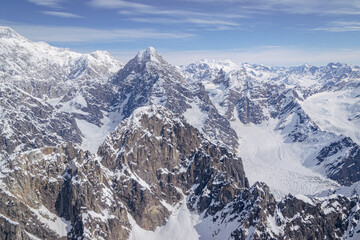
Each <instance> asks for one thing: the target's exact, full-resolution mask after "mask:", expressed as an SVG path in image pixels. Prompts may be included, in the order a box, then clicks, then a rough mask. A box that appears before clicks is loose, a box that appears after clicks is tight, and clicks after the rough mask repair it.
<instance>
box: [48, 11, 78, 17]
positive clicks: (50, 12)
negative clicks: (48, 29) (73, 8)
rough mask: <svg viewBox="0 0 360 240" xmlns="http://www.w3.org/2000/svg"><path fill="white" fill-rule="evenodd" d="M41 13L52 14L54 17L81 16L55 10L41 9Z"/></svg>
mask: <svg viewBox="0 0 360 240" xmlns="http://www.w3.org/2000/svg"><path fill="white" fill-rule="evenodd" d="M42 13H43V14H46V15H50V16H54V17H63V18H82V16H80V15H77V14H74V13H68V12H56V11H42Z"/></svg>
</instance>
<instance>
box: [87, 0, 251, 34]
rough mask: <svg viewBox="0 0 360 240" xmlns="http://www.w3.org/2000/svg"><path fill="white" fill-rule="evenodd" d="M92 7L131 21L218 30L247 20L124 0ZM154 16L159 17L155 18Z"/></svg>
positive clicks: (102, 0) (104, 0)
mask: <svg viewBox="0 0 360 240" xmlns="http://www.w3.org/2000/svg"><path fill="white" fill-rule="evenodd" d="M90 5H92V6H94V7H102V8H109V9H121V10H119V11H118V13H119V14H121V15H128V16H131V15H132V16H133V17H129V18H127V20H129V21H134V22H144V23H159V24H174V23H176V24H195V25H197V26H210V25H212V26H214V27H215V28H217V29H220V28H221V29H231V26H233V27H235V26H239V25H240V24H239V23H236V22H235V21H232V19H238V18H247V16H245V15H241V14H229V13H221V14H219V13H206V12H196V11H187V10H181V9H180V10H179V9H177V10H172V9H161V8H158V7H154V6H150V5H146V4H140V3H130V2H127V1H123V0H91V1H90ZM154 15H158V16H159V17H156V18H154Z"/></svg>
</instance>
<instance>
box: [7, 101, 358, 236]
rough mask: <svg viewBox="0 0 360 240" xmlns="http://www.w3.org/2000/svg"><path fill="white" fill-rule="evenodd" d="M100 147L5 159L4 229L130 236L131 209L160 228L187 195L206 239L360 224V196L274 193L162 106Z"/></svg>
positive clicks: (143, 111)
mask: <svg viewBox="0 0 360 240" xmlns="http://www.w3.org/2000/svg"><path fill="white" fill-rule="evenodd" d="M98 154H99V157H96V156H94V155H91V154H90V153H89V152H83V151H81V150H79V149H77V148H76V147H73V146H72V145H71V144H70V143H69V144H66V145H59V146H57V147H55V148H54V147H47V148H42V149H39V150H36V151H31V152H28V153H24V154H17V155H14V156H12V157H11V158H9V159H7V160H3V162H2V164H1V186H2V188H1V192H0V194H1V201H0V204H2V205H3V206H2V207H1V208H0V209H1V210H0V214H1V215H0V220H1V221H2V222H3V224H2V228H0V230H1V235H4V236H8V239H19V238H20V239H27V238H31V236H36V237H38V238H53V239H66V238H69V239H77V238H78V237H81V238H82V239H102V238H104V239H127V238H128V237H129V234H130V231H131V228H132V225H130V224H129V218H133V219H134V220H135V221H136V223H137V224H138V225H139V226H140V227H142V228H143V229H146V230H151V231H154V230H155V229H156V228H157V227H161V226H164V225H166V223H167V221H168V218H169V216H170V214H172V212H171V211H172V210H171V209H169V206H172V207H174V206H176V205H178V204H179V203H180V202H181V201H183V200H184V198H185V199H186V203H187V207H188V208H189V209H190V210H191V211H193V212H194V213H196V214H198V215H200V216H201V218H202V221H201V222H200V223H199V224H198V225H199V229H204V228H205V229H207V231H205V232H203V231H201V230H199V231H200V234H201V236H202V237H204V238H205V239H209V238H213V239H223V238H224V237H226V238H231V239H245V238H246V237H250V238H251V239H294V238H295V239H309V238H310V239H311V238H321V239H323V238H326V237H330V238H334V239H336V238H337V236H343V235H345V234H351V233H352V234H354V233H353V232H354V230H351V229H356V228H357V223H356V222H354V221H352V220H351V221H352V222H351V224H352V225H351V226H352V227H350V222H349V221H350V219H355V218H356V216H358V215H359V214H360V213H359V210H358V208H354V207H355V206H357V205H358V204H359V199H358V198H352V199H349V198H346V197H344V196H340V195H335V197H323V198H315V199H309V198H307V197H302V198H304V200H302V199H301V198H295V197H292V196H288V197H287V198H285V199H284V200H282V201H280V202H277V201H276V200H275V199H274V197H273V196H272V194H271V193H270V190H269V188H268V187H267V186H266V185H265V184H263V183H257V184H255V185H254V186H252V187H251V188H250V187H249V184H248V182H247V179H246V177H245V173H244V171H243V166H242V162H241V159H239V158H237V157H236V156H235V155H233V154H232V153H229V152H228V150H227V149H226V148H221V147H216V146H215V145H213V144H212V143H211V142H209V141H207V140H205V139H204V138H203V136H202V135H201V134H200V133H199V131H198V130H196V129H195V128H194V127H192V126H190V125H189V124H187V123H186V122H185V121H184V119H182V117H179V116H176V115H173V114H172V113H170V112H169V111H167V110H166V109H165V108H162V107H156V106H152V107H144V108H140V109H138V110H136V111H135V112H134V113H133V114H132V115H131V117H130V118H129V119H127V120H126V121H125V122H124V123H123V124H122V125H121V126H120V127H119V128H118V129H117V130H116V131H115V132H114V133H113V134H111V136H109V137H108V138H107V140H106V141H105V142H104V144H102V145H101V147H100V148H99V152H98ZM344 219H348V220H346V221H343V220H344ZM202 224H203V225H202ZM227 225H228V226H229V227H227V228H224V226H227ZM299 236H300V237H299Z"/></svg>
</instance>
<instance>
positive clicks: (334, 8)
mask: <svg viewBox="0 0 360 240" xmlns="http://www.w3.org/2000/svg"><path fill="white" fill-rule="evenodd" d="M187 1H188V2H193V3H196V4H203V5H208V4H212V5H218V6H219V8H223V7H224V6H225V7H227V8H229V7H231V9H233V10H234V9H237V10H238V11H239V12H240V13H243V14H245V15H246V14H250V15H252V14H256V13H257V14H259V13H262V14H269V13H270V14H272V13H273V12H279V11H280V12H285V13H287V14H316V15H359V14H360V4H359V1H354V0H301V1H299V0H257V1H250V0H241V1H234V0H224V1H221V2H219V1H217V0H187Z"/></svg>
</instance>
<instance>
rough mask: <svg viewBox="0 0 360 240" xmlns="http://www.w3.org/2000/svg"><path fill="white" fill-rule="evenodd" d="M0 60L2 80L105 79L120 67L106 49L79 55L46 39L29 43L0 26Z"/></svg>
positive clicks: (10, 30)
mask: <svg viewBox="0 0 360 240" xmlns="http://www.w3.org/2000/svg"><path fill="white" fill-rule="evenodd" d="M15 53H16V54H15ZM0 59H1V61H2V63H3V64H2V66H1V69H0V80H2V81H3V80H7V81H9V80H12V81H15V80H25V79H26V80H29V81H30V80H33V79H36V80H37V81H40V80H43V81H49V80H50V79H56V80H57V81H59V80H62V81H66V80H69V79H86V78H89V77H93V78H95V77H96V78H98V79H99V80H103V81H104V80H107V78H108V77H109V76H110V75H112V74H114V73H116V72H117V71H118V70H119V69H120V68H121V67H122V64H121V63H120V62H118V61H117V60H115V59H114V58H113V57H112V56H111V55H110V54H109V53H108V52H106V51H96V52H93V53H90V54H80V53H76V52H72V51H70V50H69V49H63V48H56V47H53V46H50V45H48V44H47V43H45V42H31V41H30V40H28V39H26V38H24V37H22V36H20V35H19V34H18V33H16V32H15V31H14V30H12V29H10V28H8V27H0Z"/></svg>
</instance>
